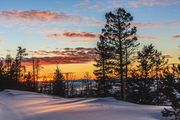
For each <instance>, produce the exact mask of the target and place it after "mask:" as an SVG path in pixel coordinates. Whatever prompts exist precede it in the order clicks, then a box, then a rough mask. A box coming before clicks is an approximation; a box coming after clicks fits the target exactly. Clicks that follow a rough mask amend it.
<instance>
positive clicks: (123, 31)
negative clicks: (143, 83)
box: [104, 8, 139, 99]
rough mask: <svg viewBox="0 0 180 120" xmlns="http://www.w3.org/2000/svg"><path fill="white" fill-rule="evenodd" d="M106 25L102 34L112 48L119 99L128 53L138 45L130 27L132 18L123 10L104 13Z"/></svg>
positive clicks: (125, 73) (123, 83) (123, 86)
mask: <svg viewBox="0 0 180 120" xmlns="http://www.w3.org/2000/svg"><path fill="white" fill-rule="evenodd" d="M106 20H107V21H106V25H105V27H104V34H105V35H106V36H107V39H109V40H110V44H111V46H113V47H114V51H113V53H114V58H113V59H114V60H113V61H114V63H115V64H114V66H115V67H114V68H115V72H116V73H117V76H118V78H119V80H120V81H119V83H120V88H121V90H120V94H121V95H120V97H121V99H124V98H125V77H127V70H128V69H127V68H128V67H127V66H128V64H129V63H130V62H129V58H130V55H131V54H130V53H132V51H134V50H135V49H134V48H136V47H137V46H138V45H139V44H138V43H137V37H136V36H135V35H136V31H137V30H136V27H134V26H132V25H131V22H132V21H133V16H132V15H131V14H130V13H129V12H126V11H125V10H124V9H123V8H118V9H116V10H115V11H114V12H109V13H106Z"/></svg>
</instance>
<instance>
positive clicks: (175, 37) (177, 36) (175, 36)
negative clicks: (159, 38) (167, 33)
mask: <svg viewBox="0 0 180 120" xmlns="http://www.w3.org/2000/svg"><path fill="white" fill-rule="evenodd" d="M172 38H173V39H179V38H180V34H177V35H173V36H172Z"/></svg>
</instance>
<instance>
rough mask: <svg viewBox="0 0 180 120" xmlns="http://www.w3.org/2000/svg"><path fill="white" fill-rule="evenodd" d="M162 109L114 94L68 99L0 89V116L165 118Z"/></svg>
mask: <svg viewBox="0 0 180 120" xmlns="http://www.w3.org/2000/svg"><path fill="white" fill-rule="evenodd" d="M162 109H163V107H162V106H151V105H137V104H133V103H128V102H122V101H117V100H115V99H113V98H89V99H84V98H74V99H64V98H59V97H54V96H48V95H43V94H39V93H32V92H25V91H15V90H5V91H2V92H0V120H159V119H161V120H162V119H163V118H162V117H161V110H162Z"/></svg>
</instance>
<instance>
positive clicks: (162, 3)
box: [129, 0, 180, 8]
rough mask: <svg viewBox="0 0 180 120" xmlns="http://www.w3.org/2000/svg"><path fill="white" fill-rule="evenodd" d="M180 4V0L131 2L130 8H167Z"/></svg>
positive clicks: (135, 0)
mask: <svg viewBox="0 0 180 120" xmlns="http://www.w3.org/2000/svg"><path fill="white" fill-rule="evenodd" d="M177 3H180V1H179V0H132V1H129V6H130V7H132V8H138V7H140V6H149V7H151V6H165V5H174V4H177Z"/></svg>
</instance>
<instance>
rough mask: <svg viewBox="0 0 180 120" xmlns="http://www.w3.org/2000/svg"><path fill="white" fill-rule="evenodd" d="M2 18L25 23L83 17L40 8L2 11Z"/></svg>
mask: <svg viewBox="0 0 180 120" xmlns="http://www.w3.org/2000/svg"><path fill="white" fill-rule="evenodd" d="M0 18H1V19H5V20H12V21H16V22H17V21H19V22H23V23H32V22H48V21H53V22H58V23H63V22H72V23H73V22H75V23H77V22H79V21H80V19H81V17H80V16H75V15H68V14H65V13H57V12H52V11H40V10H30V11H18V10H9V11H0Z"/></svg>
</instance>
